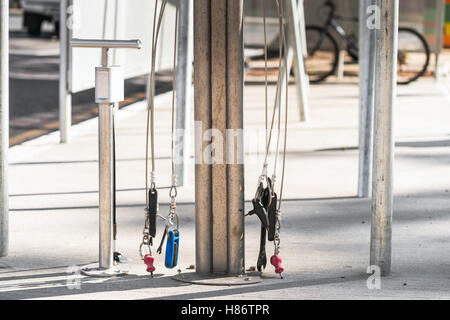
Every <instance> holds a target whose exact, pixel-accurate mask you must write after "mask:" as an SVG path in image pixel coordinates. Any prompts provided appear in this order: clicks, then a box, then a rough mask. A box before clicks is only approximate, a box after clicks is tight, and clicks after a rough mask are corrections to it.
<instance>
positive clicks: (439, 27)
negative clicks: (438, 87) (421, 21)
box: [434, 0, 445, 79]
mask: <svg viewBox="0 0 450 320" xmlns="http://www.w3.org/2000/svg"><path fill="white" fill-rule="evenodd" d="M444 20H445V0H436V47H435V49H434V54H435V56H436V59H435V66H434V68H435V69H434V70H435V71H434V77H435V78H436V79H438V77H439V57H440V54H441V52H442V46H443V37H444Z"/></svg>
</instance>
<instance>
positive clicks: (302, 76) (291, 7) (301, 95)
mask: <svg viewBox="0 0 450 320" xmlns="http://www.w3.org/2000/svg"><path fill="white" fill-rule="evenodd" d="M284 2H285V4H286V5H285V7H286V17H285V18H286V20H287V27H288V30H287V31H288V40H289V42H288V50H289V51H293V59H294V75H295V80H296V85H297V101H298V108H299V112H300V121H308V118H309V112H308V99H307V94H308V78H307V76H306V72H305V64H304V60H303V53H304V52H303V49H302V47H303V45H302V41H301V38H300V19H299V16H298V8H297V1H296V0H286V1H284ZM291 64H292V63H290V64H289V68H290V66H291ZM283 79H284V78H283Z"/></svg>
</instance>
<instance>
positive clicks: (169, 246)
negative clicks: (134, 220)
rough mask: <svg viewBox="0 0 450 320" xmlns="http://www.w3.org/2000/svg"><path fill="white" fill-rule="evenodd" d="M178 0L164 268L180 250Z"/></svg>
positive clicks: (175, 261) (173, 264)
mask: <svg viewBox="0 0 450 320" xmlns="http://www.w3.org/2000/svg"><path fill="white" fill-rule="evenodd" d="M178 7H179V0H177V1H176V12H175V39H174V45H173V48H174V49H173V50H174V51H173V76H172V112H171V114H172V126H171V143H170V161H171V172H172V179H171V181H172V184H171V187H170V190H169V197H170V208H169V214H168V216H167V218H166V219H165V220H166V226H165V228H164V233H163V236H162V238H161V243H160V245H159V248H158V251H157V252H158V254H161V252H162V246H163V244H164V240H165V238H166V237H167V243H166V255H165V266H166V268H169V269H172V268H175V267H176V266H177V264H178V254H179V249H180V221H179V218H178V214H177V206H176V198H177V195H178V190H177V176H176V174H175V112H176V110H175V93H176V90H177V88H176V86H175V83H176V63H177V42H178V14H179V10H178ZM175 220H176V228H174V226H175V225H174V221H175Z"/></svg>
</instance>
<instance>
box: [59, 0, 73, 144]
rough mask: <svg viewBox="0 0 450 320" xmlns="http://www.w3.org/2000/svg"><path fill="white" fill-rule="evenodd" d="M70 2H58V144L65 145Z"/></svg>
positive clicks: (68, 109) (68, 104) (68, 115)
mask: <svg viewBox="0 0 450 320" xmlns="http://www.w3.org/2000/svg"><path fill="white" fill-rule="evenodd" d="M69 2H70V0H61V2H60V13H59V14H60V21H59V49H60V56H59V132H60V142H61V143H66V142H68V141H69V138H70V126H71V125H72V96H71V94H70V91H69V86H68V84H69V81H68V79H69V77H68V74H69V56H70V50H71V48H70V46H69V38H70V33H71V32H70V29H69V28H68V26H67V8H68V5H69Z"/></svg>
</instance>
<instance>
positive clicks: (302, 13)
mask: <svg viewBox="0 0 450 320" xmlns="http://www.w3.org/2000/svg"><path fill="white" fill-rule="evenodd" d="M297 9H298V18H299V28H300V40H301V42H302V50H303V59H305V60H306V58H307V57H308V44H307V41H306V22H305V1H304V0H298V3H297Z"/></svg>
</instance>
